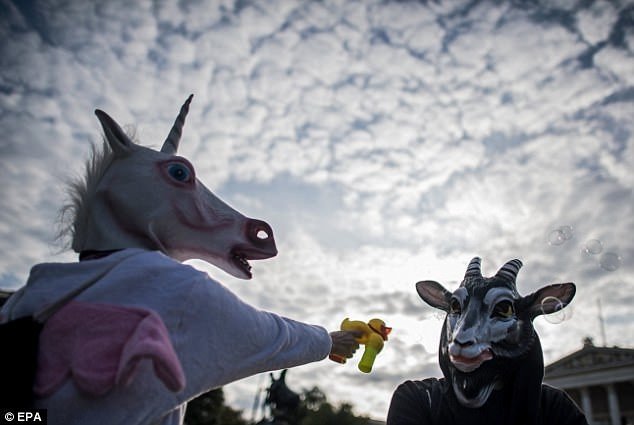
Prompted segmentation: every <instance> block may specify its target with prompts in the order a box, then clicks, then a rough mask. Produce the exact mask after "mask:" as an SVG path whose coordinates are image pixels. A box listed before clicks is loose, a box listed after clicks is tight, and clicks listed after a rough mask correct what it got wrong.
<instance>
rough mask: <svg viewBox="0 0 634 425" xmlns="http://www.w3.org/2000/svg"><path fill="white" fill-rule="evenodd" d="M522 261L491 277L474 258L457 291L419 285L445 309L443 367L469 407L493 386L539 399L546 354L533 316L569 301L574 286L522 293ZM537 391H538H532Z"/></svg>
mask: <svg viewBox="0 0 634 425" xmlns="http://www.w3.org/2000/svg"><path fill="white" fill-rule="evenodd" d="M521 266H522V262H521V261H519V260H511V261H509V262H507V263H506V264H505V265H504V266H503V267H502V268H501V269H500V270H499V271H498V272H497V274H496V275H495V276H493V277H489V278H487V277H483V276H482V274H481V271H480V258H477V257H476V258H474V259H473V260H471V263H470V264H469V266H468V267H467V272H466V274H465V277H464V280H463V281H462V283H461V284H460V287H459V288H458V289H456V290H455V291H454V292H453V293H452V292H449V291H448V290H446V289H445V288H444V287H443V286H442V285H441V284H439V283H438V282H435V281H430V280H426V281H421V282H418V283H417V284H416V290H417V292H418V294H419V296H420V297H421V298H422V299H423V300H424V301H425V302H426V303H428V304H429V305H431V306H432V307H435V308H438V309H440V310H443V311H444V312H446V313H447V316H446V319H445V322H444V324H443V329H442V333H441V338H440V349H439V361H440V367H441V369H442V372H443V374H444V376H445V379H446V380H447V381H448V382H449V383H450V385H451V388H452V389H453V392H454V395H455V397H456V399H457V400H458V402H459V403H460V404H461V405H463V406H465V407H470V408H478V407H481V406H483V405H484V404H485V403H486V402H487V400H488V399H489V396H490V395H491V393H492V391H493V390H494V389H499V390H501V391H509V392H514V393H516V394H517V393H519V392H523V395H522V397H515V398H514V399H523V402H525V401H526V398H527V397H531V398H533V399H534V400H535V401H537V400H538V399H536V398H535V397H536V396H538V394H539V390H540V388H541V380H542V378H543V355H542V352H541V346H540V344H539V338H538V336H537V334H536V332H535V329H534V327H533V323H532V321H533V319H534V318H535V317H537V316H539V315H541V314H549V313H553V312H555V311H558V310H560V309H561V308H563V307H565V306H566V305H567V304H568V303H570V301H571V300H572V298H573V297H574V295H575V285H574V284H573V283H562V284H553V285H549V286H545V287H543V288H541V289H539V290H537V291H536V292H534V293H532V294H530V295H527V296H525V297H522V296H521V295H520V294H519V293H518V292H517V289H516V284H515V279H516V276H517V273H518V271H519V269H520V267H521ZM520 375H521V376H522V378H519V376H520ZM529 381H530V382H529ZM533 381H535V382H533ZM533 391H534V392H536V394H528V392H533Z"/></svg>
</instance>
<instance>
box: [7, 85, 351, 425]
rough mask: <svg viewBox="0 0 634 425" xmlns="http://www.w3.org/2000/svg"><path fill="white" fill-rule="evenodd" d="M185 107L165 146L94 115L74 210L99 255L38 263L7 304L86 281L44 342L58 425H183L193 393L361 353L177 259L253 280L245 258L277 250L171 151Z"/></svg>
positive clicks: (80, 238)
mask: <svg viewBox="0 0 634 425" xmlns="http://www.w3.org/2000/svg"><path fill="white" fill-rule="evenodd" d="M190 101H191V96H190V97H189V99H187V101H186V102H185V104H184V105H183V107H182V108H181V111H180V114H179V116H178V118H177V119H176V122H175V124H174V126H173V128H172V130H171V131H170V134H169V136H168V138H167V140H166V141H165V143H164V144H163V147H162V149H161V151H155V150H152V149H149V148H146V147H143V146H140V145H137V144H136V143H134V142H132V140H130V139H129V137H128V136H127V135H126V134H125V133H124V132H123V131H122V130H121V128H120V127H119V125H118V124H117V123H116V122H115V121H114V120H113V119H112V118H110V117H109V116H108V115H107V114H106V113H104V112H102V111H99V110H97V111H96V114H97V117H98V118H99V120H100V122H101V125H102V127H103V129H104V134H105V142H106V143H104V150H103V152H96V153H95V155H94V156H93V158H92V161H91V162H90V163H89V164H88V166H87V173H86V174H87V175H86V180H85V181H83V182H79V183H77V184H75V185H74V186H73V189H74V192H73V203H72V204H71V205H70V206H69V207H67V210H70V211H72V212H73V213H74V221H73V222H72V227H71V233H72V236H73V241H72V247H73V249H74V250H75V251H76V252H78V253H80V254H81V255H80V258H83V257H93V259H87V260H84V261H80V262H78V263H68V264H60V263H51V264H38V265H36V266H34V267H33V269H32V270H31V274H30V277H29V279H28V282H27V284H26V286H25V287H23V288H22V289H21V290H19V291H18V292H16V293H15V294H14V295H13V296H12V297H11V298H10V299H9V301H7V303H6V304H5V305H4V307H3V309H2V310H1V312H0V313H1V315H0V319H1V320H9V319H14V318H19V317H22V316H26V315H32V314H34V313H37V312H38V311H41V310H42V309H46V307H47V306H50V305H51V304H52V303H54V302H55V301H56V300H60V299H63V298H64V297H65V296H66V295H67V294H71V293H74V291H75V290H77V289H78V288H82V289H83V290H82V291H81V293H79V295H78V296H76V297H74V298H73V299H72V301H70V302H68V303H67V304H66V305H65V306H64V307H63V308H62V309H60V310H58V311H57V312H56V313H55V314H54V315H53V316H52V317H51V318H50V319H49V320H48V321H47V322H46V324H45V326H44V328H43V330H42V334H41V336H40V349H39V358H38V370H37V374H36V382H35V386H34V389H35V393H36V395H37V396H38V398H37V399H36V406H37V407H39V408H47V409H48V421H49V424H51V425H57V424H60V425H61V424H63V425H72V424H81V425H89V424H126V425H129V424H135V425H136V424H162V425H167V424H180V423H182V421H183V416H184V412H185V406H186V402H187V401H188V400H190V399H191V398H193V397H195V396H197V395H198V394H201V393H203V392H205V391H208V390H210V389H213V388H217V387H219V386H222V385H224V384H227V383H229V382H231V381H235V380H238V379H241V378H243V377H246V376H249V375H253V374H256V373H259V372H264V371H269V370H276V369H282V368H288V367H293V366H297V365H301V364H305V363H309V362H314V361H318V360H321V359H323V358H325V357H326V356H327V355H328V354H329V352H331V350H332V351H333V352H335V351H337V352H338V353H339V354H340V355H344V356H350V355H351V353H353V352H354V350H355V349H356V347H358V344H357V343H356V342H355V341H354V337H353V336H352V335H348V334H346V335H343V336H341V335H336V334H337V333H333V334H330V335H329V333H328V332H327V331H326V330H325V329H324V328H322V327H319V326H313V325H309V324H304V323H300V322H297V321H294V320H291V319H288V318H284V317H280V316H278V315H276V314H273V313H269V312H265V311H261V310H258V309H257V308H254V307H252V306H250V305H248V304H246V303H244V302H242V301H241V300H240V299H238V298H237V297H236V296H235V295H234V294H233V293H231V292H230V291H229V290H228V289H227V288H225V287H224V286H223V285H221V284H220V283H218V282H216V281H214V280H213V279H211V278H210V277H209V276H208V275H207V274H206V273H203V272H200V271H197V270H195V269H194V268H192V267H190V266H188V265H184V264H182V263H180V261H183V260H185V259H190V258H198V259H202V260H205V261H208V262H209V263H211V264H214V265H216V266H218V267H220V268H221V269H223V270H224V271H226V272H228V273H230V274H232V275H234V276H236V277H239V278H243V279H250V278H251V267H250V265H249V262H248V260H258V259H264V258H269V257H272V256H274V255H276V254H277V249H276V246H275V241H274V239H273V232H272V230H271V228H270V226H269V225H268V224H267V223H265V222H263V221H261V220H255V219H251V218H247V217H245V216H243V215H242V214H240V213H239V212H237V211H236V210H234V209H233V208H231V207H229V206H228V205H226V204H225V203H223V202H222V201H221V200H220V199H218V198H217V197H216V196H215V195H213V193H211V192H210V191H209V189H207V188H206V187H205V186H204V185H203V184H202V183H201V182H200V181H199V180H198V179H197V178H196V177H195V172H194V169H193V167H192V166H191V164H190V163H189V161H187V160H186V159H184V158H182V157H179V156H177V155H175V153H176V150H177V147H178V143H179V140H180V135H181V131H182V126H183V124H184V121H185V115H186V114H187V111H188V109H189V103H190ZM87 283H89V285H87ZM340 336H341V339H340V338H339V337H340ZM333 338H335V339H333ZM333 340H334V341H335V343H333Z"/></svg>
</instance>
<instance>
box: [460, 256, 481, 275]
mask: <svg viewBox="0 0 634 425" xmlns="http://www.w3.org/2000/svg"><path fill="white" fill-rule="evenodd" d="M481 261H482V260H481V259H480V257H474V258H473V259H472V260H471V262H470V263H469V265H468V266H467V272H466V273H465V274H464V277H467V276H482V272H481V271H480V263H481Z"/></svg>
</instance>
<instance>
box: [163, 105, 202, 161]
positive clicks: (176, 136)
mask: <svg viewBox="0 0 634 425" xmlns="http://www.w3.org/2000/svg"><path fill="white" fill-rule="evenodd" d="M193 97H194V95H193V94H190V95H189V97H188V98H187V100H186V101H185V103H183V106H181V110H180V112H179V113H178V116H177V117H176V121H174V125H173V126H172V129H171V130H170V133H169V134H168V135H167V139H165V142H164V143H163V147H162V148H161V152H164V153H169V154H172V155H173V154H175V153H176V151H177V150H178V144H179V143H180V140H181V134H183V126H184V125H185V117H186V116H187V113H188V112H189V104H190V103H191V101H192V98H193Z"/></svg>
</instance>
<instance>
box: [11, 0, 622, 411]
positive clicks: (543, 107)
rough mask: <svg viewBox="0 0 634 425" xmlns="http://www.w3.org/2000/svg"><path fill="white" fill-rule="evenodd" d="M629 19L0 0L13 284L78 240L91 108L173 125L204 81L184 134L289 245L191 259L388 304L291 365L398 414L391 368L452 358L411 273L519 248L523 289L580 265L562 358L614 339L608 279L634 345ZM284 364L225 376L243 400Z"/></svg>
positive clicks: (549, 5)
mask: <svg viewBox="0 0 634 425" xmlns="http://www.w3.org/2000/svg"><path fill="white" fill-rule="evenodd" d="M633 22H634V2H633V1H619V0H613V1H592V0H589V1H582V0H577V1H575V0H561V1H555V0H548V1H543V2H540V1H523V2H519V1H509V2H505V1H447V2H442V3H440V2H433V1H430V2H425V1H418V2H415V1H378V0H358V1H351V0H339V1H335V0H326V1H290V0H278V1H250V0H235V1H229V0H227V1H214V0H209V1H185V0H183V1H179V2H176V1H154V2H149V1H147V2H143V1H139V2H132V3H131V2H124V1H107V2H106V1H99V2H92V1H91V2H88V1H79V0H77V1H73V0H70V1H68V0H67V1H62V0H59V1H54V0H51V1H37V0H20V1H14V2H12V1H7V0H0V40H2V41H1V42H0V43H1V44H0V108H1V109H0V111H1V113H0V132H1V133H2V138H1V139H0V179H1V183H2V184H1V185H0V187H1V189H0V190H1V192H0V197H1V199H2V202H1V203H0V252H1V253H2V255H1V256H0V287H2V288H7V289H14V288H17V287H19V286H20V285H22V284H23V283H24V281H25V279H26V277H27V275H28V272H29V269H30V267H31V266H32V265H33V264H35V263H38V262H43V261H75V259H76V257H75V255H74V254H72V253H70V252H68V251H61V248H60V245H59V244H58V243H56V242H55V235H56V231H57V227H56V220H57V216H58V213H57V210H58V208H59V207H60V206H61V204H62V202H63V201H64V196H65V194H64V185H63V182H64V181H65V180H66V179H68V178H69V177H73V176H75V175H77V174H78V173H80V172H81V169H82V166H83V159H84V158H86V156H87V155H88V152H89V151H90V145H91V143H94V142H98V141H100V127H99V125H98V122H97V120H96V118H95V116H94V114H93V110H94V109H95V108H101V109H103V110H105V111H106V112H108V113H109V114H111V115H112V116H113V117H114V118H115V119H116V120H118V121H119V122H120V123H121V124H130V125H134V126H135V127H136V134H137V138H138V139H139V140H140V141H141V143H142V144H145V145H148V146H153V147H157V146H160V144H161V143H162V140H164V138H165V136H166V135H167V132H168V131H169V128H170V126H171V124H172V122H173V119H174V118H175V116H176V113H177V111H178V108H179V107H180V105H181V104H182V102H183V101H184V100H185V98H186V97H187V96H188V95H189V94H190V93H194V95H195V97H194V101H193V104H192V107H191V111H190V115H189V117H188V119H187V124H186V127H185V132H184V136H183V142H182V144H181V152H180V153H182V154H183V156H185V157H187V158H189V159H190V160H192V162H193V163H194V164H195V166H196V169H197V175H198V177H199V178H200V179H201V180H202V181H203V182H205V183H206V184H207V186H208V187H210V188H211V189H212V190H213V191H214V192H215V193H216V194H218V195H219V196H220V197H222V198H223V199H224V200H226V201H227V202H228V203H229V204H231V205H232V206H234V207H235V208H236V209H238V210H240V211H241V212H243V213H244V214H246V215H249V216H251V217H255V218H260V219H263V220H266V221H267V222H269V223H270V224H271V225H272V227H273V229H274V231H275V237H276V240H277V242H278V248H279V255H278V256H277V257H275V258H273V259H270V260H265V261H261V262H256V263H254V264H253V265H254V275H255V277H254V279H253V280H252V281H249V282H245V281H239V280H236V279H233V278H231V277H229V276H228V275H226V274H224V273H223V272H221V271H219V270H217V269H214V268H213V267H210V266H206V265H205V264H200V263H195V265H196V266H197V267H200V268H203V269H205V270H208V271H209V273H210V274H211V275H212V276H214V277H215V278H217V279H218V280H220V281H221V282H223V283H224V284H226V285H227V286H229V287H230V288H231V289H232V290H234V291H235V292H236V293H238V294H239V295H240V296H241V297H243V298H244V299H245V300H247V301H249V302H251V303H252V304H254V305H256V306H258V307H260V308H263V309H267V310H271V311H275V312H278V313H280V314H283V315H286V316H289V317H293V318H295V319H299V320H303V321H307V322H310V323H317V324H321V325H323V326H325V327H327V328H329V329H333V330H334V329H336V328H338V326H339V323H340V321H341V320H342V319H343V318H344V317H351V318H353V319H369V318H371V317H374V316H379V317H383V318H384V319H385V321H386V322H388V324H389V325H392V326H393V327H394V331H393V333H392V337H391V339H390V341H389V343H388V344H387V345H386V348H385V350H384V352H383V353H381V354H380V356H379V358H378V359H377V362H376V365H375V371H374V372H373V373H372V374H370V375H365V374H362V373H360V372H359V371H358V370H357V369H356V367H355V366H356V360H355V361H353V362H352V363H351V364H348V365H345V366H341V365H336V364H335V363H332V362H329V361H327V360H326V361H323V362H320V363H315V364H312V365H306V366H302V367H299V368H296V369H294V370H292V371H290V372H289V374H288V376H287V381H288V384H289V386H290V387H291V388H292V389H295V390H296V391H300V390H302V389H303V388H310V387H312V386H315V385H317V386H319V387H320V388H322V389H323V390H324V391H325V392H326V394H327V396H328V397H329V399H330V400H331V401H333V402H339V401H348V402H352V403H353V404H354V405H355V411H356V412H358V413H363V414H369V415H372V416H373V417H376V418H384V417H385V413H386V411H387V407H388V404H389V399H390V396H391V394H392V391H393V389H394V388H395V387H396V385H398V384H399V383H400V382H402V381H403V380H405V379H412V378H424V377H429V376H439V374H440V371H439V368H438V367H437V365H436V362H437V360H436V356H437V344H438V335H439V332H440V327H441V318H440V316H439V315H438V313H436V312H434V311H433V310H432V309H431V308H429V307H427V306H426V305H425V304H423V302H422V301H421V300H420V299H419V298H418V296H417V295H416V293H415V291H414V283H415V282H416V281H418V280H422V279H434V280H438V281H440V282H442V283H443V284H445V286H446V287H447V288H449V289H454V288H455V287H456V286H457V285H458V283H459V282H460V280H461V279H462V276H463V275H464V271H465V269H466V265H467V263H468V262H469V260H470V259H471V258H472V257H473V256H480V257H482V258H483V271H484V274H485V275H492V274H494V273H495V272H496V271H497V269H498V268H499V267H500V266H501V265H502V264H503V263H504V262H506V261H507V260H510V259H512V258H520V259H521V260H522V261H523V262H524V268H523V269H522V271H521V272H520V275H519V279H518V286H519V290H520V292H521V293H523V294H527V293H529V292H532V291H534V290H535V289H537V288H538V287H540V286H542V285H545V284H547V283H553V282H561V281H574V282H576V283H577V287H578V291H577V297H576V299H575V300H574V302H573V304H572V306H571V308H569V309H567V311H566V314H565V315H558V316H556V317H551V318H548V319H545V318H538V319H536V321H535V324H536V327H537V329H538V332H539V333H540V335H541V337H542V343H543V346H544V351H545V359H546V362H552V361H554V360H556V359H558V358H559V357H561V356H563V355H566V354H568V353H571V352H573V351H575V350H577V349H579V348H581V341H582V338H583V337H585V336H592V337H594V339H595V342H596V343H597V344H601V343H602V336H601V330H600V325H599V323H600V320H599V317H600V316H599V307H598V305H599V304H598V303H599V302H598V300H600V302H601V306H602V314H603V318H604V322H605V337H606V343H607V344H608V345H619V346H630V347H631V346H632V345H633V341H634V325H633V320H632V309H631V305H632V303H633V302H634V295H633V294H632V292H633V290H634V282H633V277H634V262H633V261H632V258H633V256H634V242H632V240H633V238H632V237H631V234H632V233H633V232H634V214H633V211H632V206H633V205H634V203H633V196H632V189H633V186H634V179H633V177H632V170H633V169H634V153H633V151H632V150H633V136H632V133H633V131H634V122H633V118H632V117H633V116H634V107H633V105H634V57H633V48H634V26H633ZM358 357H360V356H358ZM267 381H268V378H267V376H266V375H261V376H255V377H252V378H249V379H246V380H244V381H241V382H237V383H234V384H231V385H229V386H227V387H226V388H225V391H226V395H227V398H228V400H229V401H230V403H231V404H232V405H234V406H236V407H238V408H241V409H245V413H246V416H247V417H250V416H251V406H252V404H253V400H254V397H255V394H256V392H257V390H258V388H260V387H262V386H264V385H265V384H266V383H267ZM361 395H362V396H361Z"/></svg>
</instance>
